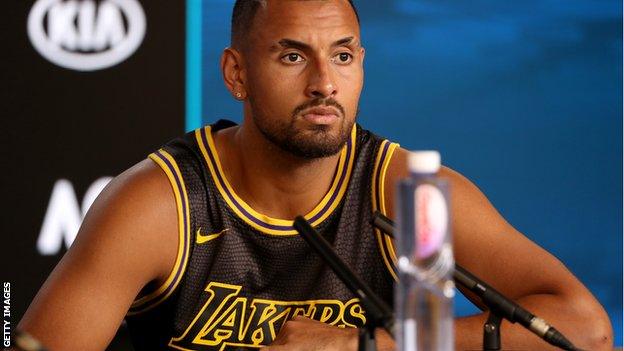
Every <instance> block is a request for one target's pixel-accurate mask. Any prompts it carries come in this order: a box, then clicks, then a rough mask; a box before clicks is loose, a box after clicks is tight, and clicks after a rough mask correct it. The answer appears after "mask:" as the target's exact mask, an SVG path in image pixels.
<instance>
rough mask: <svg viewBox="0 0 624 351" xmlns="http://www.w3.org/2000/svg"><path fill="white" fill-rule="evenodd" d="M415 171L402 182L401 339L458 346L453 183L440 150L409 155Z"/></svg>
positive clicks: (417, 344)
mask: <svg viewBox="0 0 624 351" xmlns="http://www.w3.org/2000/svg"><path fill="white" fill-rule="evenodd" d="M408 162H409V170H410V176H409V177H408V178H406V179H402V180H401V181H399V183H398V185H397V197H396V206H395V208H396V209H397V235H396V249H397V259H398V261H397V268H398V273H399V282H398V283H397V285H396V289H395V315H396V318H397V322H396V326H397V333H396V342H397V350H400V351H416V350H417V351H446V350H449V351H450V350H454V346H455V342H454V329H453V296H454V294H455V291H454V284H453V269H454V267H455V261H454V259H453V246H452V241H451V234H450V211H449V207H450V206H449V195H448V183H447V182H446V181H445V180H443V179H440V178H439V177H438V176H437V172H438V170H439V169H440V154H439V153H438V152H437V151H418V152H413V153H411V154H410V155H409V159H408Z"/></svg>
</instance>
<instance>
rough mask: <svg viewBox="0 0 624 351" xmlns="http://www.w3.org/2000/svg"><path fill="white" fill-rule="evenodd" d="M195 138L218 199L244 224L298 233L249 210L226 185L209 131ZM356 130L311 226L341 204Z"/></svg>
mask: <svg viewBox="0 0 624 351" xmlns="http://www.w3.org/2000/svg"><path fill="white" fill-rule="evenodd" d="M195 138H196V139H197V144H198V145H199V147H200V149H201V152H202V154H203V156H204V158H205V160H206V164H207V165H208V169H209V170H210V174H211V176H212V179H213V181H214V183H215V184H216V186H217V188H218V189H219V192H220V193H221V196H222V197H223V199H224V200H225V202H226V203H227V204H228V206H229V207H230V208H231V209H232V210H233V211H234V212H235V213H236V215H237V216H238V217H240V218H241V219H242V220H243V221H245V223H247V224H249V225H250V226H251V227H253V228H254V229H257V230H259V231H261V232H263V233H265V234H270V235H297V231H296V230H295V229H294V227H293V223H294V221H291V220H284V219H277V218H272V217H269V216H266V215H263V214H261V213H259V212H257V211H256V210H254V209H253V208H252V207H251V206H249V205H248V204H247V203H246V202H245V201H244V200H243V199H242V198H241V197H239V196H238V194H236V192H235V191H234V189H233V188H232V186H231V185H230V183H229V181H228V180H227V178H226V177H225V173H224V172H223V168H222V167H221V162H220V160H219V155H218V153H217V149H216V147H215V143H214V139H213V137H212V132H211V127H210V126H207V127H204V128H200V129H197V130H196V131H195ZM355 141H356V126H355V125H354V126H353V129H352V130H351V137H350V139H349V140H348V141H347V143H346V145H345V146H344V147H343V148H342V151H341V152H340V158H339V161H338V167H337V170H336V174H335V176H334V180H333V182H332V185H331V188H330V189H329V191H328V192H327V194H325V196H324V197H323V199H322V200H321V202H319V204H318V205H317V206H316V207H315V208H314V209H313V210H312V211H310V212H309V213H308V214H306V215H305V216H304V217H305V218H306V219H307V220H308V221H310V222H311V224H312V226H317V225H318V224H320V223H321V222H323V221H324V220H325V219H326V218H327V217H329V215H331V214H332V212H333V211H334V209H335V208H336V207H337V206H338V205H339V204H340V201H341V200H342V198H343V196H344V194H345V192H346V190H347V185H348V184H349V179H350V178H351V171H352V169H353V162H354V159H355V147H356V144H355Z"/></svg>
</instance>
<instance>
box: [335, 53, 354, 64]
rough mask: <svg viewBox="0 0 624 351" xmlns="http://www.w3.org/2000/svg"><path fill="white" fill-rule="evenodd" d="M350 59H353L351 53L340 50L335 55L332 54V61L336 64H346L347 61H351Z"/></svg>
mask: <svg viewBox="0 0 624 351" xmlns="http://www.w3.org/2000/svg"><path fill="white" fill-rule="evenodd" d="M352 60H353V55H351V54H349V53H347V52H341V53H339V54H337V55H336V56H334V62H336V63H338V64H343V65H344V64H348V63H351V61H352Z"/></svg>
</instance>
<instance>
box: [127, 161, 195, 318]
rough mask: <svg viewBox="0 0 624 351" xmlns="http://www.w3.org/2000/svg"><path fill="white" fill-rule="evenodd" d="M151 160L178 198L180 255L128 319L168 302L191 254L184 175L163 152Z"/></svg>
mask: <svg viewBox="0 0 624 351" xmlns="http://www.w3.org/2000/svg"><path fill="white" fill-rule="evenodd" d="M149 158H150V159H151V160H152V161H154V162H155V163H156V164H157V165H158V166H160V168H161V169H162V170H163V171H164V172H165V174H166V175H167V178H168V179H169V182H170V183H171V187H172V189H173V193H174V195H175V201H176V208H177V213H178V235H179V237H178V253H177V256H176V260H175V263H174V265H173V268H172V269H171V272H170V273H169V276H168V277H167V279H166V280H165V282H164V283H163V284H162V285H160V286H159V287H158V288H157V289H156V290H154V291H152V292H150V293H148V294H147V295H144V296H142V297H140V298H138V299H136V300H135V301H134V302H133V303H132V305H131V306H130V309H129V311H128V316H132V315H135V314H139V313H142V312H145V311H147V310H150V309H152V308H154V307H156V306H157V305H159V304H160V303H162V302H163V301H165V300H166V299H167V298H168V297H169V296H170V295H171V294H172V293H173V291H174V290H175V289H176V287H177V286H178V284H179V283H180V281H181V280H182V276H183V275H184V271H185V270H186V264H187V261H188V256H189V254H190V252H189V247H190V240H191V230H190V214H189V211H190V208H189V202H188V194H187V192H186V186H185V184H184V179H183V178H182V173H181V172H180V169H179V168H178V165H177V163H176V161H175V160H174V159H173V157H172V156H171V155H170V154H169V153H168V152H166V151H165V150H163V149H160V150H158V151H156V152H154V153H152V154H150V155H149Z"/></svg>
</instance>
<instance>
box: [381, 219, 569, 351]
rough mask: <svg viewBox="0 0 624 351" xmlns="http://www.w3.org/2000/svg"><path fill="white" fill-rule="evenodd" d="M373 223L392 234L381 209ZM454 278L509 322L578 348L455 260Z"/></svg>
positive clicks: (563, 345)
mask: <svg viewBox="0 0 624 351" xmlns="http://www.w3.org/2000/svg"><path fill="white" fill-rule="evenodd" d="M372 224H373V226H375V227H377V228H378V229H379V230H381V231H383V232H384V233H386V234H388V235H389V236H391V237H394V234H393V233H394V222H392V220H391V219H390V218H388V217H386V216H384V215H383V214H382V213H381V212H379V211H375V213H374V214H373V219H372ZM453 279H454V280H455V282H456V283H458V284H459V285H461V286H463V287H465V288H466V289H468V290H470V291H472V292H473V293H475V294H476V295H477V296H478V297H479V298H480V299H481V301H483V303H484V304H485V305H486V306H488V307H489V309H490V310H491V311H493V312H494V313H495V314H497V315H499V316H501V317H503V318H505V319H507V320H508V321H510V322H511V323H516V322H518V323H520V325H522V326H524V327H525V328H526V329H528V330H530V331H531V332H533V333H534V334H536V335H537V336H539V337H540V338H542V339H543V340H545V341H546V342H548V343H549V344H551V345H553V346H557V347H559V348H561V349H564V350H569V351H576V350H579V349H577V348H576V347H575V346H574V345H573V344H572V343H571V342H570V341H569V340H568V339H566V337H565V336H563V334H561V332H559V331H558V330H557V329H555V328H554V327H553V326H551V325H550V324H548V323H547V322H546V321H544V320H543V319H541V318H539V317H537V316H535V315H534V314H532V313H530V312H529V311H527V310H525V309H524V308H522V307H520V305H518V304H516V303H515V302H513V301H512V300H511V299H509V298H507V297H505V296H504V295H503V294H501V293H499V292H498V291H496V289H494V288H492V287H491V286H489V285H487V284H486V283H485V282H484V281H483V280H481V279H479V278H477V277H476V276H475V275H473V274H472V273H470V272H469V271H468V270H467V269H465V268H463V267H462V266H460V265H459V264H457V263H456V264H455V271H454V272H453Z"/></svg>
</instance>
